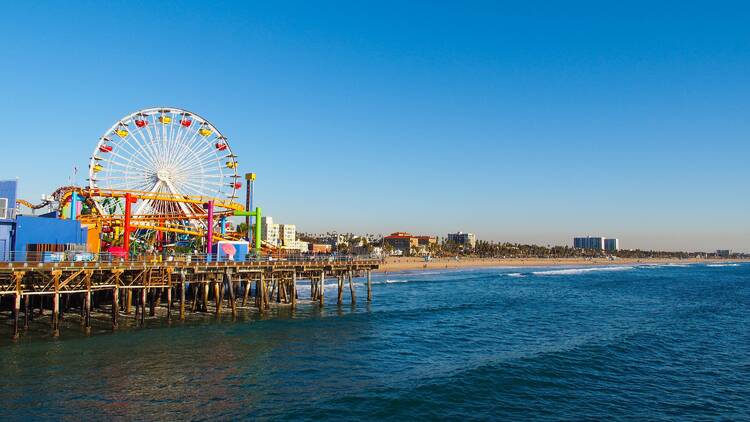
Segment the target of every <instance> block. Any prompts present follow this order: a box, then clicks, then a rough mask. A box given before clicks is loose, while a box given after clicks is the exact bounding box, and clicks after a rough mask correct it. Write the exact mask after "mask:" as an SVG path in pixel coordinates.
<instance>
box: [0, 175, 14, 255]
mask: <svg viewBox="0 0 750 422" xmlns="http://www.w3.org/2000/svg"><path fill="white" fill-rule="evenodd" d="M17 188H18V182H17V181H15V180H2V181H0V261H7V260H9V259H10V254H11V250H12V249H13V235H14V234H15V229H16V221H15V207H16V190H17Z"/></svg>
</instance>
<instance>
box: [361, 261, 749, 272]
mask: <svg viewBox="0 0 750 422" xmlns="http://www.w3.org/2000/svg"><path fill="white" fill-rule="evenodd" d="M736 262H750V260H747V259H697V258H689V259H678V258H640V259H635V258H634V259H628V258H623V259H613V260H610V259H606V258H592V259H585V258H524V259H522V258H463V259H460V260H458V261H457V260H456V259H455V258H434V259H433V260H431V261H430V262H424V260H423V259H422V258H418V257H406V258H400V257H388V258H386V259H385V261H384V262H383V263H382V264H381V265H380V268H379V269H377V270H376V271H375V272H378V273H388V272H396V271H409V270H439V269H459V268H481V267H508V268H512V267H550V266H567V265H576V266H587V267H595V266H604V265H657V264H701V263H705V264H710V263H736Z"/></svg>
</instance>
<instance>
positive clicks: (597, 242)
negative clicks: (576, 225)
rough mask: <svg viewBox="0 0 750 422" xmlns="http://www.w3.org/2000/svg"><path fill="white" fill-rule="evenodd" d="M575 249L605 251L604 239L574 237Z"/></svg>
mask: <svg viewBox="0 0 750 422" xmlns="http://www.w3.org/2000/svg"><path fill="white" fill-rule="evenodd" d="M573 247H574V248H578V249H597V250H602V249H604V238H603V237H591V236H588V237H574V238H573Z"/></svg>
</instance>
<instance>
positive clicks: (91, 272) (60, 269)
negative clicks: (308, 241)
mask: <svg viewBox="0 0 750 422" xmlns="http://www.w3.org/2000/svg"><path fill="white" fill-rule="evenodd" d="M379 264H380V261H379V260H376V259H334V258H314V259H300V260H294V259H292V260H288V259H282V260H274V261H270V260H264V261H240V262H189V261H188V260H179V259H178V260H175V261H166V262H154V261H152V262H149V261H139V262H111V263H109V262H61V263H35V262H7V263H2V264H0V308H2V309H3V310H10V312H9V314H10V318H11V322H10V325H11V336H12V338H14V339H17V338H19V336H20V334H21V332H22V330H27V329H28V327H29V322H30V321H31V320H36V321H38V320H40V319H42V320H43V321H48V322H49V330H50V332H51V334H52V336H55V337H57V336H60V331H61V328H60V326H61V325H60V324H61V321H62V320H63V318H65V315H67V314H69V313H70V312H77V313H78V314H79V320H80V322H81V326H82V329H83V330H84V331H85V332H90V331H91V316H92V314H93V313H94V312H97V313H107V314H108V315H109V316H111V327H112V330H117V327H118V324H119V320H120V319H121V318H134V319H135V321H136V322H137V325H138V326H143V325H144V321H145V318H146V313H147V312H148V314H149V315H150V316H155V315H156V312H157V309H162V310H165V311H166V312H165V313H166V318H167V320H169V321H171V320H173V319H177V320H180V321H183V320H185V318H186V316H187V315H188V314H189V313H200V314H203V315H206V314H213V315H215V316H216V317H217V318H218V317H220V316H221V315H222V314H223V313H230V314H231V315H232V317H237V314H238V307H240V306H251V307H254V308H257V310H258V312H260V313H264V312H267V311H268V310H269V309H270V308H271V306H272V303H275V304H276V305H277V306H289V307H292V308H294V307H296V306H298V301H299V300H300V297H299V294H298V292H297V284H298V282H300V281H301V280H308V281H309V283H310V297H309V300H310V301H311V302H312V303H313V304H315V305H316V306H323V305H324V295H325V291H324V290H325V289H324V285H325V281H326V280H328V279H335V280H336V281H337V303H338V304H343V297H344V289H345V288H346V287H347V286H346V285H347V284H348V288H349V291H350V300H351V302H352V304H353V303H355V302H356V300H357V298H356V293H355V289H354V284H353V281H352V279H353V278H354V277H366V280H367V282H366V288H367V290H366V292H367V293H366V300H367V301H368V302H369V301H372V284H371V272H372V270H375V269H377V268H378V266H379ZM9 298H10V300H9ZM161 313H164V312H163V311H162V312H161Z"/></svg>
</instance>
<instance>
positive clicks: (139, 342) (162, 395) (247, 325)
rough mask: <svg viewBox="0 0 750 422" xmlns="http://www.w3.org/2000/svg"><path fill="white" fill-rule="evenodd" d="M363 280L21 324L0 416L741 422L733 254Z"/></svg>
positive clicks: (747, 356)
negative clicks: (229, 303)
mask: <svg viewBox="0 0 750 422" xmlns="http://www.w3.org/2000/svg"><path fill="white" fill-rule="evenodd" d="M332 282H333V280H329V283H332ZM359 282H360V283H361V280H360V281H359ZM374 282H375V285H374V286H373V292H374V296H375V301H374V302H373V303H372V304H367V303H366V302H365V301H364V300H363V299H364V290H363V287H362V286H358V293H359V294H358V298H359V302H358V303H357V305H356V306H355V307H353V306H350V305H349V304H348V291H347V304H346V305H344V306H341V307H339V306H336V305H335V304H334V303H328V304H326V306H325V307H324V309H323V310H320V308H318V307H317V306H315V305H309V304H305V305H302V306H300V307H299V308H298V309H297V310H296V311H295V312H294V314H292V313H291V311H290V310H289V309H286V308H285V309H279V310H277V311H274V314H273V315H272V316H271V317H270V318H266V319H260V318H258V317H257V316H256V315H254V314H247V315H245V316H243V318H241V319H240V320H239V321H236V322H232V321H230V320H226V319H225V320H224V321H221V322H216V321H213V320H212V319H211V318H208V317H206V318H195V319H193V320H191V321H189V322H187V323H183V324H181V323H176V322H174V323H172V324H171V325H168V324H166V323H165V322H163V321H158V320H153V321H150V322H149V324H150V326H149V328H148V329H133V328H131V329H129V328H127V327H124V329H122V330H121V331H120V332H118V333H116V334H111V333H109V332H108V331H107V329H106V324H105V321H101V322H100V324H101V326H100V327H99V329H98V330H95V331H96V332H95V333H94V334H93V335H92V336H90V337H85V336H84V335H82V334H81V333H80V328H78V327H75V326H66V327H64V329H63V333H62V337H61V338H60V339H59V340H53V339H51V338H49V337H48V335H47V334H46V326H44V325H43V324H41V323H40V322H39V323H35V325H33V326H32V330H31V332H29V333H28V334H26V335H25V336H24V338H22V340H20V341H19V342H17V343H12V342H11V341H10V340H8V339H7V336H4V337H3V338H2V339H0V362H1V363H0V365H1V366H0V405H1V406H0V419H1V420H12V419H60V418H62V419H67V420H81V419H82V420H91V419H100V420H104V419H107V420H109V419H141V420H142V419H168V420H174V419H198V420H208V419H216V418H218V419H292V420H297V419H303V420H325V419H335V420H363V419H374V420H394V421H396V420H397V421H403V420H408V419H409V418H418V419H429V420H435V419H459V418H460V419H469V420H530V419H534V420H542V419H548V420H560V419H574V420H581V419H591V420H602V419H605V418H607V417H614V418H617V419H671V420H689V419H695V420H705V419H726V420H738V419H748V418H750V265H747V264H740V265H720V266H710V265H691V266H613V267H608V268H591V269H581V268H532V269H529V268H515V269H477V270H460V271H445V272H439V271H434V272H424V273H417V272H414V273H409V272H405V273H392V274H387V275H385V276H384V275H378V276H375V278H374ZM300 294H301V295H302V296H303V297H304V296H305V295H308V294H309V287H308V285H306V284H302V283H301V284H300ZM327 300H335V288H334V287H333V285H330V286H329V287H328V289H327ZM125 325H127V324H125ZM6 331H7V330H6ZM6 331H3V334H5V333H6Z"/></svg>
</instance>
